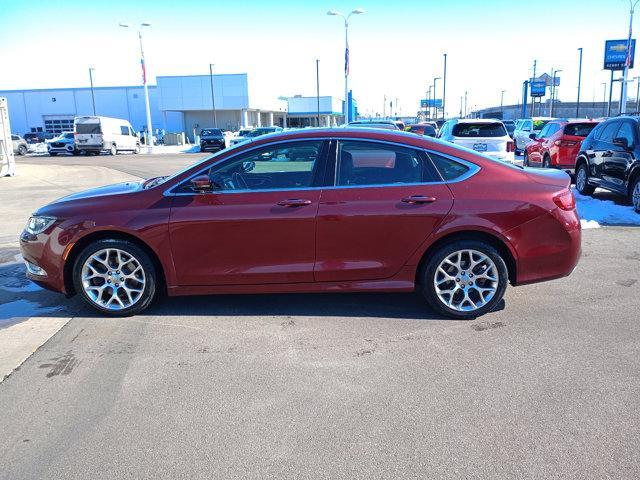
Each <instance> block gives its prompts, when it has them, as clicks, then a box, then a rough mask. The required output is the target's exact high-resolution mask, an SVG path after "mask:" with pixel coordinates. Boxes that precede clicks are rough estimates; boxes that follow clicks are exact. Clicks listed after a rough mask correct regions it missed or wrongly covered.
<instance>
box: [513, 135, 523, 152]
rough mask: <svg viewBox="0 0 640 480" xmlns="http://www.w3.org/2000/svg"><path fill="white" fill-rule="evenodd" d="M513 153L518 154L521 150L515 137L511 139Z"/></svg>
mask: <svg viewBox="0 0 640 480" xmlns="http://www.w3.org/2000/svg"><path fill="white" fill-rule="evenodd" d="M513 153H515V154H516V155H520V154H521V153H522V151H521V150H520V149H519V148H518V141H517V140H516V139H515V138H514V139H513Z"/></svg>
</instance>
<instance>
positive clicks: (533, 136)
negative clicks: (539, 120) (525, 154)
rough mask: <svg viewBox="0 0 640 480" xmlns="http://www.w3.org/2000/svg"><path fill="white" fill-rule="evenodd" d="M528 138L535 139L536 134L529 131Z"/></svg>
mask: <svg viewBox="0 0 640 480" xmlns="http://www.w3.org/2000/svg"><path fill="white" fill-rule="evenodd" d="M529 138H530V139H531V140H535V139H536V138H538V135H536V134H535V133H530V134H529Z"/></svg>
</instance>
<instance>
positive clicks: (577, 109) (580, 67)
mask: <svg viewBox="0 0 640 480" xmlns="http://www.w3.org/2000/svg"><path fill="white" fill-rule="evenodd" d="M578 51H579V52H580V63H579V66H578V99H577V100H576V118H579V117H580V81H581V80H582V47H580V48H579V49H578Z"/></svg>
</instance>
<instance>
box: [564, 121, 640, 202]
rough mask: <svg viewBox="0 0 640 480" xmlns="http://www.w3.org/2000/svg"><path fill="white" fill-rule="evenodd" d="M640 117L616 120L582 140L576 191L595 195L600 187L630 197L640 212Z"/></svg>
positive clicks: (601, 125) (607, 122)
mask: <svg viewBox="0 0 640 480" xmlns="http://www.w3.org/2000/svg"><path fill="white" fill-rule="evenodd" d="M639 127H640V117H626V116H624V117H614V118H610V119H608V120H606V121H604V122H602V123H600V124H599V125H598V126H597V127H596V128H594V129H593V130H591V133H590V134H589V135H588V136H587V138H585V139H584V140H583V141H582V146H581V147H580V153H579V154H578V157H577V159H576V188H577V189H578V192H580V193H581V194H583V195H591V194H592V193H593V191H594V190H595V189H596V187H600V188H605V189H607V190H610V191H612V192H614V193H619V194H620V195H624V196H626V197H628V198H629V200H630V201H631V202H632V204H633V207H634V209H635V211H636V212H638V213H640V129H639Z"/></svg>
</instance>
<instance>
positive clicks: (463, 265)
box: [421, 240, 509, 320]
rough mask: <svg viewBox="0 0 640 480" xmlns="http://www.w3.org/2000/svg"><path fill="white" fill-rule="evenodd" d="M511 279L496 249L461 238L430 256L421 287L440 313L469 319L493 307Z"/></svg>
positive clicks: (483, 243)
mask: <svg viewBox="0 0 640 480" xmlns="http://www.w3.org/2000/svg"><path fill="white" fill-rule="evenodd" d="M508 282H509V274H508V271H507V266H506V263H505V261H504V259H503V258H502V256H501V255H500V253H498V251H497V250H496V249H495V248H493V247H492V246H491V245H489V244H487V243H485V242H482V241H478V240H460V241H455V242H453V243H451V244H449V245H445V246H443V247H441V248H440V249H438V250H437V251H436V252H435V253H434V254H433V255H432V256H431V257H430V259H429V261H428V263H427V264H426V266H425V268H424V270H423V272H422V278H421V289H422V293H423V295H424V296H425V298H426V300H427V302H428V303H429V305H430V306H431V307H432V308H433V309H434V310H436V311H437V312H438V313H440V314H442V315H444V316H447V317H451V318H456V319H461V320H466V319H472V318H476V317H479V316H480V315H484V314H485V313H487V312H490V311H491V310H493V309H494V308H495V307H496V305H497V304H498V302H500V300H502V297H503V296H504V292H505V290H506V288H507V283H508Z"/></svg>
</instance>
